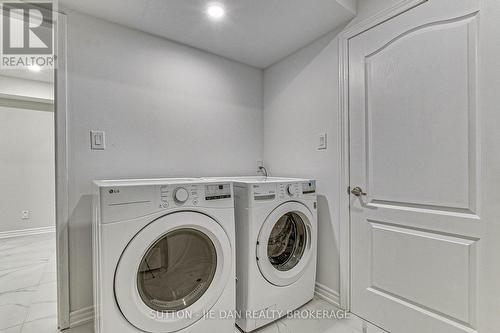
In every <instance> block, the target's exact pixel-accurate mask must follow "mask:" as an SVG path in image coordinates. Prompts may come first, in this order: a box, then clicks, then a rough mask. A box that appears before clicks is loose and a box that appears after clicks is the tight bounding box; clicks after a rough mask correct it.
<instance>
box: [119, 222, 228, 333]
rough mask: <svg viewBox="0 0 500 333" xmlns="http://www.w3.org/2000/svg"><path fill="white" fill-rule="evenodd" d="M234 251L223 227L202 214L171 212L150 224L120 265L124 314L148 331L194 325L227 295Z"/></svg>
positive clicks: (121, 299) (120, 300)
mask: <svg viewBox="0 0 500 333" xmlns="http://www.w3.org/2000/svg"><path fill="white" fill-rule="evenodd" d="M124 228H126V226H124ZM231 248H232V247H231V242H230V240H229V238H228V236H227V234H226V233H225V231H224V229H223V228H222V227H221V226H220V225H219V224H218V223H217V222H216V221H215V220H213V219H212V218H210V217H208V216H206V215H204V214H201V213H196V212H178V213H172V214H169V215H165V216H163V217H161V218H159V219H157V220H155V221H153V222H151V223H150V224H149V225H147V226H146V227H145V228H144V229H142V230H141V231H140V232H139V233H138V234H137V235H136V236H135V237H134V238H133V239H132V240H131V241H130V243H129V244H128V245H127V247H126V249H125V251H124V252H123V254H122V256H121V258H120V261H119V263H118V266H117V269H116V273H115V297H116V302H117V304H118V307H119V308H120V311H121V312H122V314H123V316H124V317H125V318H126V319H127V320H128V321H129V322H130V324H132V325H134V326H135V327H136V328H138V329H140V330H142V331H145V332H152V333H160V332H162V333H163V332H175V331H178V330H180V329H182V328H185V327H188V326H190V325H192V324H193V323H195V322H196V321H198V320H199V319H201V318H203V316H204V315H206V314H207V313H208V311H209V310H210V309H211V308H212V307H213V306H214V304H215V303H216V302H217V300H218V299H219V298H220V296H221V295H222V293H223V292H224V288H225V286H226V285H227V283H228V281H229V279H230V275H231V274H230V273H231V264H232V250H231Z"/></svg>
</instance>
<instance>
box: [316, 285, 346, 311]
mask: <svg viewBox="0 0 500 333" xmlns="http://www.w3.org/2000/svg"><path fill="white" fill-rule="evenodd" d="M314 294H315V295H316V296H318V297H319V298H321V299H324V300H325V301H327V302H328V303H330V304H332V305H335V306H336V307H338V308H340V297H339V293H338V292H336V291H335V290H333V289H330V288H328V287H327V286H325V285H324V284H321V283H318V282H316V286H315V287H314Z"/></svg>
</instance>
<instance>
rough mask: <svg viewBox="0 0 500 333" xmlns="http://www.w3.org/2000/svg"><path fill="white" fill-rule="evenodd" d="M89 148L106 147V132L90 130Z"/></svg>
mask: <svg viewBox="0 0 500 333" xmlns="http://www.w3.org/2000/svg"><path fill="white" fill-rule="evenodd" d="M90 149H92V150H104V149H106V134H105V133H104V132H103V131H90Z"/></svg>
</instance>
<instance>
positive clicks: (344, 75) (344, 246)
mask: <svg viewBox="0 0 500 333" xmlns="http://www.w3.org/2000/svg"><path fill="white" fill-rule="evenodd" d="M427 1H429V0H402V1H401V2H399V3H397V4H396V5H394V6H392V7H389V8H387V9H384V10H382V11H380V12H379V13H377V14H375V15H373V16H372V17H369V18H367V19H366V20H363V21H361V22H359V23H357V24H355V25H353V26H351V27H348V28H347V29H346V30H344V31H342V32H341V33H340V34H339V119H338V123H339V128H338V131H337V132H338V135H339V137H338V142H339V151H340V168H339V175H338V176H339V198H340V200H339V214H338V219H339V223H340V231H339V243H340V244H339V253H340V302H339V303H340V307H341V308H342V309H346V310H350V309H351V299H350V290H351V276H350V275H351V227H350V208H349V207H350V203H349V199H350V195H349V194H348V193H347V188H348V186H349V185H350V178H349V73H348V68H349V67H348V65H349V52H348V51H349V50H348V45H349V40H350V39H351V38H353V37H355V36H357V35H359V34H361V33H363V32H365V31H367V30H369V29H371V28H373V27H375V26H377V25H379V24H381V23H383V22H385V21H387V20H389V19H391V18H393V17H395V16H397V15H400V14H402V13H404V12H406V11H408V10H410V9H412V8H414V7H416V6H419V5H421V4H423V3H425V2H427Z"/></svg>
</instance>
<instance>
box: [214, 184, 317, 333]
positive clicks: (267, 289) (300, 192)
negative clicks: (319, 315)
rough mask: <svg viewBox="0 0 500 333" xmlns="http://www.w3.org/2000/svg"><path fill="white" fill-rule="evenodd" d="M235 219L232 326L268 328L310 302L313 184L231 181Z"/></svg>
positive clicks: (314, 215)
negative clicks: (234, 324) (234, 298)
mask: <svg viewBox="0 0 500 333" xmlns="http://www.w3.org/2000/svg"><path fill="white" fill-rule="evenodd" d="M219 179H220V180H223V179H225V180H231V181H233V185H234V193H235V216H236V277H237V283H236V310H237V313H238V314H239V316H238V317H237V318H236V324H237V325H238V326H239V327H240V328H241V329H242V330H243V331H245V332H250V331H253V330H255V329H257V328H259V327H262V326H264V325H266V324H269V323H271V322H273V321H275V320H277V319H279V318H281V317H283V316H285V315H287V314H288V313H289V312H290V311H294V310H296V309H298V308H299V307H301V306H302V305H304V304H306V303H307V302H309V301H310V300H311V299H312V298H313V297H314V287H315V281H316V257H317V232H318V231H317V230H318V227H317V208H316V206H317V199H316V182H315V181H314V180H309V179H293V178H276V177H232V178H219Z"/></svg>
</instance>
